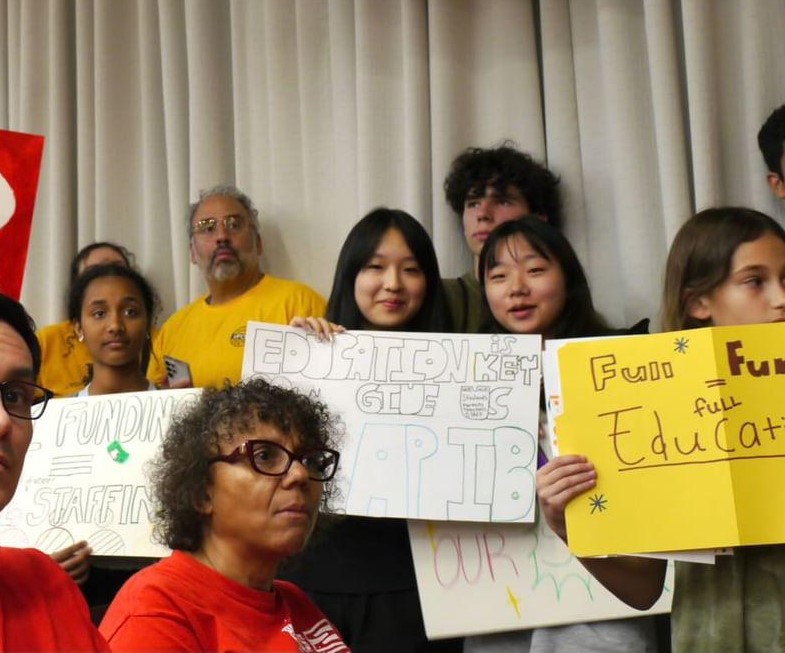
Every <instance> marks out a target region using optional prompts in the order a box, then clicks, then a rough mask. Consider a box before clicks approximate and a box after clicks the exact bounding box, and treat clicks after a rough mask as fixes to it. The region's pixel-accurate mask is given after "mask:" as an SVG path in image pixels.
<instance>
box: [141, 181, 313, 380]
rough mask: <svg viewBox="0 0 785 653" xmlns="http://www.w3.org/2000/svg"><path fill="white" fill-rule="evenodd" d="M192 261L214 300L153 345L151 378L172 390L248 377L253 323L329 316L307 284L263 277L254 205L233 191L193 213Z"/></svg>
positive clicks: (210, 197)
mask: <svg viewBox="0 0 785 653" xmlns="http://www.w3.org/2000/svg"><path fill="white" fill-rule="evenodd" d="M187 219H188V223H187V224H188V236H189V238H190V251H191V262H192V263H194V264H195V265H197V266H198V267H199V269H200V270H201V271H202V274H204V277H205V280H206V282H207V287H208V291H209V292H208V294H207V295H205V296H203V297H200V298H199V299H197V300H196V301H195V302H193V303H191V304H189V305H188V306H186V307H185V308H182V309H180V310H179V311H177V312H176V313H175V314H174V315H172V316H171V317H170V318H169V319H168V320H167V321H166V322H165V323H164V325H163V327H162V328H161V330H160V331H159V332H158V334H157V336H156V338H155V342H154V343H153V356H152V357H151V360H150V368H149V371H148V376H149V377H150V379H151V380H152V381H153V382H154V383H156V384H158V385H164V384H166V379H167V378H168V385H169V386H170V387H185V386H188V385H193V386H195V387H206V386H214V387H220V386H222V385H223V383H224V381H225V380H226V379H229V380H230V381H231V382H233V383H236V382H237V381H239V380H240V373H241V371H242V359H243V347H244V345H245V327H246V323H247V322H248V320H255V321H259V322H272V323H274V324H289V322H290V321H291V320H292V318H293V317H295V316H297V315H315V316H321V315H324V309H325V301H324V298H322V297H321V296H320V295H319V294H317V293H316V292H315V291H313V290H312V289H311V288H309V287H308V286H306V285H304V284H301V283H298V282H295V281H289V280H286V279H279V278H277V277H273V276H271V275H269V274H266V273H264V272H262V269H261V267H260V265H259V257H260V256H261V255H262V237H261V235H260V230H259V219H258V212H257V210H256V209H255V208H254V205H253V202H252V201H251V199H250V198H249V197H248V196H247V195H245V193H243V192H241V191H240V190H238V189H237V188H235V187H234V186H215V187H213V188H210V189H208V190H205V191H202V192H201V193H200V194H199V200H198V201H197V202H195V203H194V204H192V205H191V206H190V209H189V212H188V217H187Z"/></svg>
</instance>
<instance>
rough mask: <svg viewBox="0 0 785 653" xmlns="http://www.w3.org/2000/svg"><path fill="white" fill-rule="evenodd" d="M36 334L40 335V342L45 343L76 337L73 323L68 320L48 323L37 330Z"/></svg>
mask: <svg viewBox="0 0 785 653" xmlns="http://www.w3.org/2000/svg"><path fill="white" fill-rule="evenodd" d="M36 336H38V342H40V343H45V342H51V341H52V340H66V339H67V338H75V337H76V334H75V333H74V327H73V325H72V324H71V323H70V322H69V321H68V320H65V321H63V322H57V323H56V324H48V325H47V326H45V327H41V328H40V329H38V331H36Z"/></svg>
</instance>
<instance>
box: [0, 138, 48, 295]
mask: <svg viewBox="0 0 785 653" xmlns="http://www.w3.org/2000/svg"><path fill="white" fill-rule="evenodd" d="M43 152H44V137H43V136H36V135H34V134H21V133H19V132H9V131H3V130H0V292H2V293H3V294H5V295H9V296H11V297H13V298H14V299H19V294H20V293H21V291H22V278H23V276H24V272H25V262H26V261H27V248H28V246H29V244H30V229H31V227H32V225H33V209H34V208H35V197H36V193H37V192H38V175H39V173H40V171H41V156H42V155H43Z"/></svg>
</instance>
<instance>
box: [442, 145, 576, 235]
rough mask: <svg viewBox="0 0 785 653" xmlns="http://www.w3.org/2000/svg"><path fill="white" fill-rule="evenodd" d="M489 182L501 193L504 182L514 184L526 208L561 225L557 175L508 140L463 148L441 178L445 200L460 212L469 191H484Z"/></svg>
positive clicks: (505, 185) (489, 184)
mask: <svg viewBox="0 0 785 653" xmlns="http://www.w3.org/2000/svg"><path fill="white" fill-rule="evenodd" d="M487 186H492V187H493V188H494V189H496V190H497V191H498V192H500V193H504V192H506V190H507V187H508V186H514V187H515V188H517V189H518V190H519V191H520V193H521V195H523V197H524V198H525V199H526V203H527V204H528V205H529V211H530V212H531V213H534V214H536V215H540V216H542V217H544V218H545V219H547V220H548V222H549V223H550V224H551V225H553V226H554V227H556V229H561V226H562V214H561V197H560V196H559V188H558V186H559V177H557V176H556V175H555V174H553V173H552V172H551V171H550V170H548V168H546V167H545V166H544V165H543V164H541V163H539V162H537V161H535V160H534V159H533V158H532V156H531V155H529V154H527V153H526V152H521V151H520V150H518V149H516V148H515V146H514V143H512V142H511V141H504V142H503V143H502V144H501V145H500V146H499V147H495V148H490V149H484V148H480V147H470V148H468V149H466V150H464V151H463V152H462V153H461V154H460V155H459V156H458V157H457V158H456V159H455V160H454V161H453V162H452V165H451V166H450V172H449V173H448V175H447V178H446V179H445V180H444V195H445V198H446V199H447V203H448V204H449V205H450V206H451V207H452V210H453V211H455V213H457V214H458V215H463V208H464V203H465V202H466V199H467V198H468V197H469V196H470V194H472V193H477V192H479V193H480V194H484V193H485V188H486V187H487Z"/></svg>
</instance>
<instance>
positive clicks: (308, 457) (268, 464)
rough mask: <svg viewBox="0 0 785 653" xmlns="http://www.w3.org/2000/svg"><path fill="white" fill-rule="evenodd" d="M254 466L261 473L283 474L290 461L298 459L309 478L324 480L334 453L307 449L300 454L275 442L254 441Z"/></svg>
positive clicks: (326, 477)
mask: <svg viewBox="0 0 785 653" xmlns="http://www.w3.org/2000/svg"><path fill="white" fill-rule="evenodd" d="M251 447H252V449H251V452H252V453H251V455H252V458H253V463H254V467H256V469H257V470H258V471H260V472H262V473H263V474H272V475H278V474H285V473H286V472H287V471H288V469H289V467H290V466H291V464H292V461H294V460H299V461H300V462H301V463H302V464H303V466H304V467H305V469H306V470H308V476H309V478H311V479H313V480H316V481H318V480H325V479H328V478H330V476H331V475H332V472H333V468H334V467H335V463H336V459H335V455H334V454H333V453H332V452H330V451H318V450H317V451H309V452H308V453H306V454H303V455H302V456H296V455H294V454H291V453H289V451H288V450H286V449H285V448H283V447H282V446H280V445H278V444H276V443H275V442H254V443H252V444H251Z"/></svg>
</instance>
